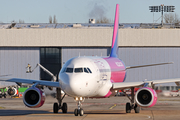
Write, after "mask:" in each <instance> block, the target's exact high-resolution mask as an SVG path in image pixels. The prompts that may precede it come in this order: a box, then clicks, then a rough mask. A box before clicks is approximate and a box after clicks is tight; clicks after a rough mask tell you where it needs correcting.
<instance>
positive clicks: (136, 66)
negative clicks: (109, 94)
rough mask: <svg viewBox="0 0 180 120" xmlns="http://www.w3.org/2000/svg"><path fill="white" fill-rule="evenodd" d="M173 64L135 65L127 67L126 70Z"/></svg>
mask: <svg viewBox="0 0 180 120" xmlns="http://www.w3.org/2000/svg"><path fill="white" fill-rule="evenodd" d="M173 63H174V62H167V63H158V64H149V65H135V66H127V67H126V69H131V68H140V67H149V66H157V65H166V64H173Z"/></svg>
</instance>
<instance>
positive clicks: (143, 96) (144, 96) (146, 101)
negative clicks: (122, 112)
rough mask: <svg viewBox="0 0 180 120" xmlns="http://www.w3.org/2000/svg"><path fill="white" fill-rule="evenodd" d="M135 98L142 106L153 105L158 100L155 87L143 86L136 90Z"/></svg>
mask: <svg viewBox="0 0 180 120" xmlns="http://www.w3.org/2000/svg"><path fill="white" fill-rule="evenodd" d="M135 100H136V103H137V104H138V105H139V106H141V107H145V108H147V107H152V106H154V105H155V104H156V102H157V94H156V92H155V90H154V89H152V88H149V87H143V88H140V89H139V90H138V91H137V92H136V95H135Z"/></svg>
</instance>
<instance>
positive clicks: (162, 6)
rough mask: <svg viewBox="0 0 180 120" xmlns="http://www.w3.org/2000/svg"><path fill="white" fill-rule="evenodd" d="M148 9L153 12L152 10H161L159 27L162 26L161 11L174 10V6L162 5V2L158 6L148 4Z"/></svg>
mask: <svg viewBox="0 0 180 120" xmlns="http://www.w3.org/2000/svg"><path fill="white" fill-rule="evenodd" d="M149 10H150V11H151V12H153V14H154V12H161V27H163V18H164V17H163V12H174V10H175V6H164V4H161V5H160V6H149ZM153 22H154V18H153Z"/></svg>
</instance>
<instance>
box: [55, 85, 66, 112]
mask: <svg viewBox="0 0 180 120" xmlns="http://www.w3.org/2000/svg"><path fill="white" fill-rule="evenodd" d="M56 94H57V95H56V99H57V100H58V103H54V105H53V112H54V113H58V111H59V109H61V110H62V113H67V103H63V104H62V100H63V99H64V97H65V95H66V94H64V96H63V97H62V96H61V89H60V88H57V89H56Z"/></svg>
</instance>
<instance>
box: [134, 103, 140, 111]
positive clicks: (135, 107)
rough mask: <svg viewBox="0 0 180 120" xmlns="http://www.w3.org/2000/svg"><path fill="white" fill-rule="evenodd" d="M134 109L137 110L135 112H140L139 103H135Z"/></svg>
mask: <svg viewBox="0 0 180 120" xmlns="http://www.w3.org/2000/svg"><path fill="white" fill-rule="evenodd" d="M134 111H135V113H139V112H140V107H139V106H138V105H137V104H135V106H134Z"/></svg>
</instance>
